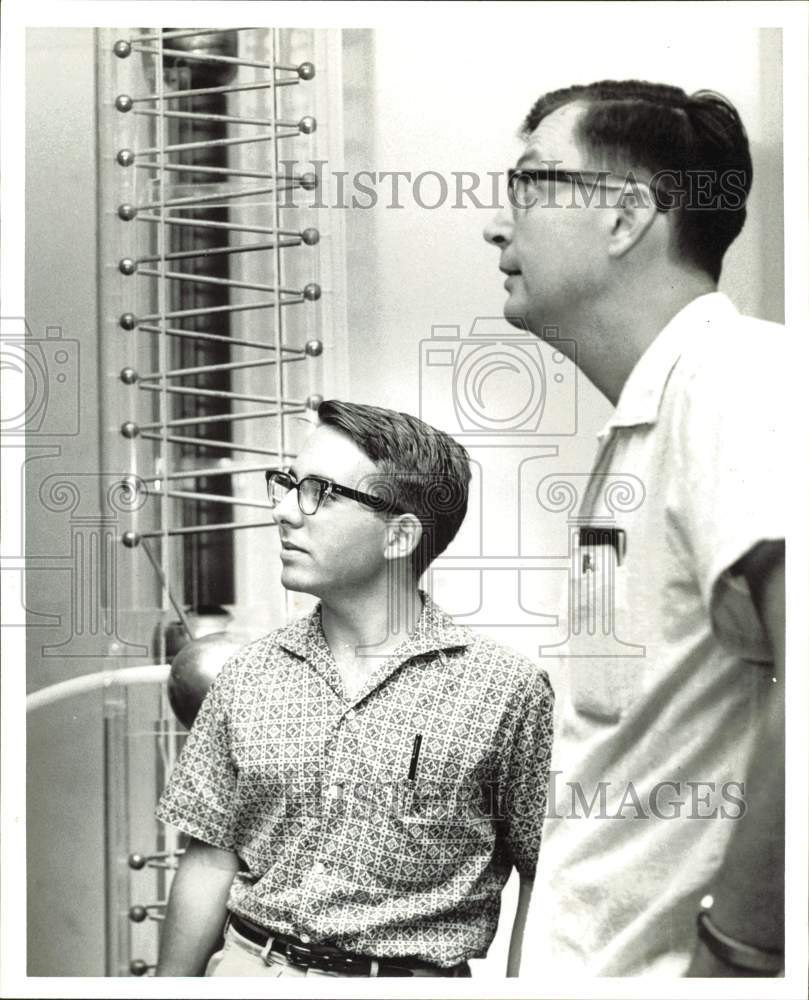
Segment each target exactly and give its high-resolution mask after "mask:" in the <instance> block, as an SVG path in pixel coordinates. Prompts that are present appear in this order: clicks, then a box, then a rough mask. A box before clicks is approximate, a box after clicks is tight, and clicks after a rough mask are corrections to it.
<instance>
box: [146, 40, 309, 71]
mask: <svg viewBox="0 0 809 1000" xmlns="http://www.w3.org/2000/svg"><path fill="white" fill-rule="evenodd" d="M132 48H133V49H134V48H135V43H133V45H132ZM137 51H138V52H143V53H144V55H147V56H157V55H159V56H180V57H181V58H182V59H191V60H196V61H197V62H217V63H229V64H230V65H231V66H252V67H253V68H254V69H281V70H288V71H289V72H290V73H297V72H298V67H297V66H275V67H273V66H272V64H271V63H263V62H256V61H254V60H252V59H239V58H238V57H237V56H212V55H204V54H203V53H202V52H186V51H185V49H165V48H162V47H161V48H160V49H148V48H142V47H141V46H140V45H138V46H137Z"/></svg>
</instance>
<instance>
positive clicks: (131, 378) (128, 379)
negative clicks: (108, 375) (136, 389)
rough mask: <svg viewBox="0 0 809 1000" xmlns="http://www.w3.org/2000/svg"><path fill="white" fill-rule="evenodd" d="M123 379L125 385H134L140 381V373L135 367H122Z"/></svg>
mask: <svg viewBox="0 0 809 1000" xmlns="http://www.w3.org/2000/svg"><path fill="white" fill-rule="evenodd" d="M121 381H122V382H123V383H124V385H134V384H135V383H136V382H137V381H138V373H137V372H136V371H135V369H134V368H129V367H126V368H122V369H121Z"/></svg>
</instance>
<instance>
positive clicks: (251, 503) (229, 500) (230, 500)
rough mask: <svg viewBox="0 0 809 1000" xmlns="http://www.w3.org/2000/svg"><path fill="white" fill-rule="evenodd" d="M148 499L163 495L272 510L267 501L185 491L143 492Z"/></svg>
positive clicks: (178, 498) (179, 498)
mask: <svg viewBox="0 0 809 1000" xmlns="http://www.w3.org/2000/svg"><path fill="white" fill-rule="evenodd" d="M143 492H144V493H146V494H147V496H150V497H158V496H161V495H162V494H163V493H165V494H166V496H169V497H174V498H175V499H177V500H202V501H204V502H205V503H224V504H227V505H228V506H230V507H260V508H261V509H262V510H272V509H273V506H272V504H271V503H269V502H268V501H266V500H265V501H261V500H241V499H240V498H239V497H230V496H222V495H220V494H219V493H192V492H190V491H187V490H144V491H143Z"/></svg>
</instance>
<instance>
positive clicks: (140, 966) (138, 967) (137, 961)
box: [129, 958, 149, 976]
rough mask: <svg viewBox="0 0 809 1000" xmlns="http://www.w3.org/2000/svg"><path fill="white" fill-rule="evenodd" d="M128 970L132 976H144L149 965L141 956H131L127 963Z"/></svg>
mask: <svg viewBox="0 0 809 1000" xmlns="http://www.w3.org/2000/svg"><path fill="white" fill-rule="evenodd" d="M129 971H130V972H131V973H132V975H133V976H145V975H146V973H147V972H148V971H149V966H148V965H147V964H146V962H144V961H143V959H142V958H133V959H132V961H131V962H130V963H129Z"/></svg>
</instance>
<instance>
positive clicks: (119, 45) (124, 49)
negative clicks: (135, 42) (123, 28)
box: [112, 38, 132, 59]
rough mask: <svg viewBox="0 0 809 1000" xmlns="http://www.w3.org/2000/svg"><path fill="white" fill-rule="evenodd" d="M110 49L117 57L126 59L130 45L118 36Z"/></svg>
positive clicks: (130, 48) (130, 49)
mask: <svg viewBox="0 0 809 1000" xmlns="http://www.w3.org/2000/svg"><path fill="white" fill-rule="evenodd" d="M112 51H113V52H114V53H115V54H116V56H118V58H119V59H126V57H127V56H128V55H129V54H130V52H131V51H132V46H131V45H130V44H129V42H127V41H126V40H125V39H123V38H119V39H118V41H117V42H116V43H115V45H113V47H112Z"/></svg>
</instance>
